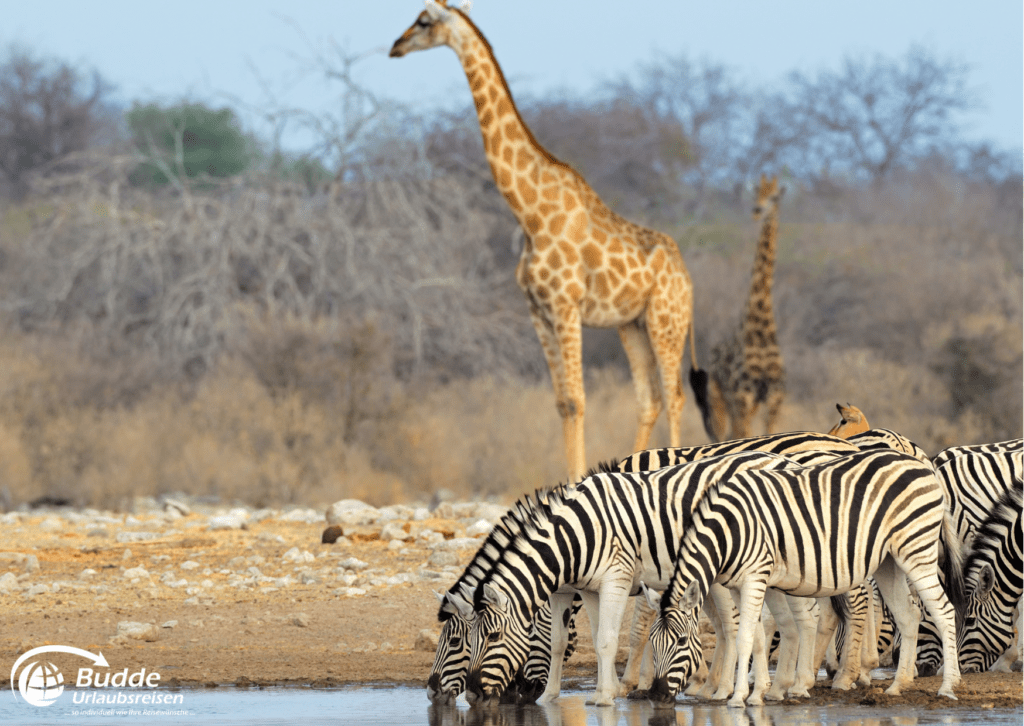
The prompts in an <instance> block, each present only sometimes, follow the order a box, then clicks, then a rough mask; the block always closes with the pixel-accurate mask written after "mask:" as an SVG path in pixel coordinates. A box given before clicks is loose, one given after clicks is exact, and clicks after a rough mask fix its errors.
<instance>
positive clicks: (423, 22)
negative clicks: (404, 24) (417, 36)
mask: <svg viewBox="0 0 1024 726" xmlns="http://www.w3.org/2000/svg"><path fill="white" fill-rule="evenodd" d="M416 25H418V26H420V27H421V28H426V27H427V26H428V25H430V21H429V20H427V18H426V17H425V16H423V15H421V16H419V17H418V18H416Z"/></svg>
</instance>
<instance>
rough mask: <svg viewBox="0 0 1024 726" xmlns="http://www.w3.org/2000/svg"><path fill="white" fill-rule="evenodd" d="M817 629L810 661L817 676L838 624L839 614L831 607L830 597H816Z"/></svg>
mask: <svg viewBox="0 0 1024 726" xmlns="http://www.w3.org/2000/svg"><path fill="white" fill-rule="evenodd" d="M818 608H819V612H818V630H817V635H816V636H815V639H814V660H812V661H811V671H812V672H813V673H814V674H815V677H817V674H818V669H819V668H821V662H822V661H823V660H825V656H826V654H827V652H828V650H829V649H830V648H831V646H832V636H833V635H834V634H835V632H836V628H837V627H838V625H839V616H838V615H836V611H835V609H834V608H833V607H832V600H831V598H827V597H820V598H818Z"/></svg>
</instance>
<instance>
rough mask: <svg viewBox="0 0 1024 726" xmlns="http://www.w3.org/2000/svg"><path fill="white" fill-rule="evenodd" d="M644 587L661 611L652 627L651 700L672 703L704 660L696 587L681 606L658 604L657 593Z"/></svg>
mask: <svg viewBox="0 0 1024 726" xmlns="http://www.w3.org/2000/svg"><path fill="white" fill-rule="evenodd" d="M641 586H642V587H643V594H644V597H646V598H647V602H648V604H650V606H651V607H652V608H653V609H655V610H658V616H657V617H656V618H655V619H654V622H653V623H652V624H651V651H652V653H653V655H654V682H653V683H652V684H651V688H650V690H649V691H648V697H649V698H650V699H651V700H652V701H654V702H656V703H657V702H661V703H672V702H674V701H675V698H676V694H677V693H679V691H680V690H681V689H682V688H683V686H684V685H686V682H687V681H688V680H689V679H690V677H691V676H692V675H693V674H694V673H696V672H697V666H698V664H699V663H700V662H701V659H702V658H703V657H704V653H703V650H702V648H701V643H700V635H699V633H698V631H697V617H698V614H699V613H700V608H699V606H698V605H696V604H695V603H696V600H697V599H698V596H699V593H698V592H697V589H698V588H697V584H696V583H695V582H694V583H690V586H689V587H687V588H686V590H685V591H684V593H683V597H682V598H681V599H680V602H679V604H678V605H671V604H669V603H664V602H659V600H658V595H657V593H655V592H654V591H652V590H649V589H647V587H646V586H645V585H642V584H641Z"/></svg>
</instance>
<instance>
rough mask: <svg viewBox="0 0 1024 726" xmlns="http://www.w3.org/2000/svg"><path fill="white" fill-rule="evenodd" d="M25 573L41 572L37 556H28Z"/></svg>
mask: <svg viewBox="0 0 1024 726" xmlns="http://www.w3.org/2000/svg"><path fill="white" fill-rule="evenodd" d="M24 569H25V572H39V558H37V557H36V556H35V555H28V556H27V557H26V558H25V562H24Z"/></svg>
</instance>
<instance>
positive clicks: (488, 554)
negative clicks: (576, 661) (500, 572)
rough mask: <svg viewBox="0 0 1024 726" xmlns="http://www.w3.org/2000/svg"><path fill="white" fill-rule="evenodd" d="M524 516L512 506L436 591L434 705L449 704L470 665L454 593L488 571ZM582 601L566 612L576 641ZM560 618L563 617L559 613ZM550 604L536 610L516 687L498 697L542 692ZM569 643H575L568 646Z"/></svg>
mask: <svg viewBox="0 0 1024 726" xmlns="http://www.w3.org/2000/svg"><path fill="white" fill-rule="evenodd" d="M527 516H529V512H528V510H527V509H524V508H523V507H522V506H520V505H513V506H512V507H511V508H510V509H509V511H508V512H506V513H505V515H504V516H503V517H502V518H501V519H500V520H499V521H498V523H497V524H496V525H495V526H494V528H493V529H492V530H491V532H490V534H489V535H488V536H487V538H486V539H485V540H484V543H483V544H482V545H481V546H480V548H479V550H478V551H477V553H476V555H475V556H474V557H473V560H472V561H471V562H470V564H469V566H468V567H466V569H465V570H464V571H463V573H462V575H461V576H460V577H459V579H458V580H456V581H455V584H453V585H452V586H451V588H449V589H448V591H447V592H445V593H435V596H436V597H437V599H438V602H439V603H440V607H439V609H438V613H437V617H438V621H440V622H441V624H442V625H441V634H440V636H439V637H438V641H437V650H436V651H435V653H434V663H433V665H432V666H431V669H430V676H429V677H428V679H427V697H428V698H429V699H430V700H431V701H432V702H434V703H437V704H442V705H443V704H450V703H454V701H455V699H456V698H457V697H458V696H459V694H460V693H462V692H463V691H464V690H465V687H466V673H467V670H468V668H469V621H468V620H467V619H466V618H465V617H463V615H462V614H461V613H460V611H459V609H458V608H457V607H456V606H455V601H454V599H453V598H455V597H456V595H457V594H458V593H463V594H464V595H465V596H471V593H472V592H473V590H474V589H475V587H476V585H477V583H478V582H479V580H480V577H481V576H482V575H484V574H486V572H487V571H488V569H489V567H490V565H491V564H492V563H493V562H494V561H495V560H496V559H497V558H498V556H499V555H500V553H501V552H502V551H503V550H504V548H505V547H507V546H508V544H509V543H510V542H511V541H512V539H513V538H514V536H515V534H516V533H517V532H518V530H519V528H520V527H521V526H522V522H523V520H524V517H527ZM580 604H581V601H580V600H579V599H576V598H574V600H573V604H572V606H571V613H569V616H570V621H569V623H566V626H567V627H569V626H571V627H570V632H571V634H572V641H574V640H575V616H576V613H577V612H578V611H579V608H580ZM562 617H565V611H563V615H562ZM550 633H551V607H550V604H547V605H545V606H544V607H543V608H541V609H540V610H539V611H538V614H537V618H536V619H535V621H534V623H533V624H532V625H531V629H530V651H529V657H528V659H527V662H526V664H525V666H524V669H523V670H522V671H521V672H519V673H517V675H516V683H515V684H514V685H515V688H514V689H512V690H510V692H509V693H508V694H503V697H505V698H507V699H509V700H516V701H520V702H522V701H526V700H528V699H529V698H530V695H531V694H533V693H536V692H540V691H542V690H543V687H544V685H546V683H542V684H539V686H538V684H537V683H536V682H535V679H537V678H538V677H540V675H543V679H544V680H545V681H546V677H547V670H548V664H549V662H550V660H551V652H552V651H551V639H550ZM573 647H574V646H573ZM564 652H565V655H564V657H563V660H564V659H565V658H568V657H569V655H570V654H571V651H570V650H569V645H568V644H567V645H566V647H565V651H564Z"/></svg>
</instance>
